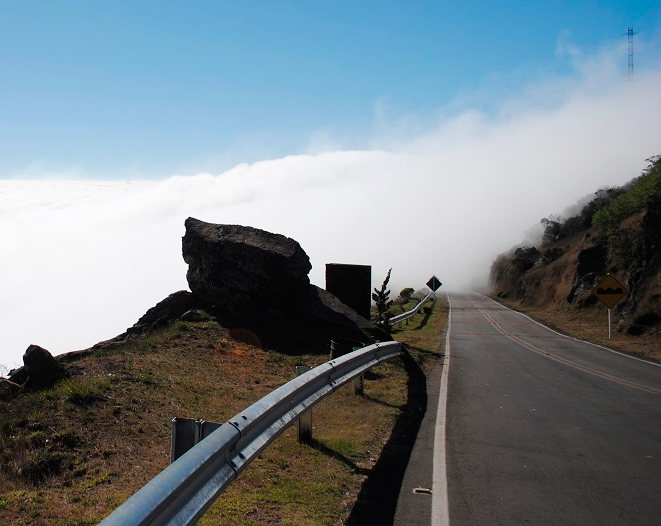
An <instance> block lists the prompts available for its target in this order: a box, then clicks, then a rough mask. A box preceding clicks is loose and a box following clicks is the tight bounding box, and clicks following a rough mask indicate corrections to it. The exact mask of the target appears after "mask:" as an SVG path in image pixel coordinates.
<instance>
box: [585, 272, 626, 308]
mask: <svg viewBox="0 0 661 526" xmlns="http://www.w3.org/2000/svg"><path fill="white" fill-rule="evenodd" d="M592 294H594V295H595V296H597V298H598V299H599V300H600V301H601V302H602V303H603V304H604V305H606V307H608V308H609V309H612V308H613V307H614V306H615V305H616V304H617V302H618V301H620V300H621V299H622V298H624V296H626V295H627V294H629V291H628V290H627V288H626V287H625V286H624V285H622V283H620V282H619V281H617V280H616V279H615V278H614V277H613V276H611V275H610V274H608V275H606V277H605V278H604V279H602V280H601V281H600V282H599V284H598V285H597V286H596V287H595V288H594V289H592Z"/></svg>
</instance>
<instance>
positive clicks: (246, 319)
mask: <svg viewBox="0 0 661 526" xmlns="http://www.w3.org/2000/svg"><path fill="white" fill-rule="evenodd" d="M185 226H186V234H185V235H184V237H183V241H182V253H183V257H184V260H185V261H186V262H187V263H188V272H187V274H186V277H187V279H188V284H189V286H190V289H191V291H192V292H188V291H178V292H175V293H173V294H170V295H169V296H168V297H167V298H165V299H164V300H162V301H161V302H159V303H158V304H156V305H155V306H154V307H152V308H151V309H149V310H148V311H147V312H146V313H145V314H144V315H143V316H142V317H141V318H140V319H139V320H138V321H137V322H136V323H135V324H134V325H133V326H132V327H130V328H128V329H127V330H126V332H124V333H122V334H120V335H119V336H116V337H114V338H112V339H110V340H106V341H102V342H99V343H97V344H96V345H94V346H93V347H91V348H89V349H83V350H80V351H73V352H70V353H65V354H61V355H59V356H57V357H55V358H54V357H53V356H52V355H51V354H50V353H49V352H48V351H47V350H45V349H43V348H41V347H39V346H37V345H31V346H30V347H29V348H28V349H27V351H26V353H25V355H24V357H23V361H24V364H25V365H24V366H23V367H20V368H19V369H16V370H15V371H11V372H10V376H9V378H8V379H7V378H2V379H0V397H2V398H11V397H13V396H15V395H16V394H17V393H18V392H20V391H21V390H23V389H41V388H46V387H50V386H52V385H53V384H54V383H55V382H56V381H57V380H58V379H60V378H62V377H63V376H65V375H66V370H65V367H64V365H65V364H68V363H70V362H73V361H75V360H77V359H79V358H80V357H82V356H86V355H89V354H90V353H91V352H94V351H110V350H113V349H118V348H120V347H122V346H123V345H125V344H126V343H128V342H129V341H131V340H134V339H136V338H141V337H143V336H144V335H146V334H149V333H150V332H151V331H154V330H156V329H158V328H160V327H163V326H165V325H167V324H168V323H170V322H172V321H175V320H178V319H181V320H186V321H190V322H199V321H206V320H209V319H214V320H215V321H217V322H218V323H220V324H221V325H222V326H223V327H225V328H226V329H229V333H230V335H235V336H236V338H237V339H241V340H242V341H245V342H249V343H252V344H256V345H261V346H263V347H266V348H269V349H274V350H279V351H281V352H285V353H294V354H295V353H315V352H317V353H325V352H328V350H329V345H330V341H331V340H340V339H342V340H351V341H353V342H361V343H363V344H365V345H368V344H370V343H373V342H374V341H383V340H389V339H390V337H389V335H388V334H387V333H386V332H384V331H383V330H382V329H380V328H379V327H377V326H376V325H374V324H373V323H371V322H370V321H368V320H366V319H364V318H363V317H361V316H359V315H358V314H357V313H356V312H355V311H354V310H352V309H351V308H350V307H348V306H346V305H344V304H343V303H342V302H341V301H340V300H338V299H337V298H336V297H335V296H333V295H332V294H331V293H329V292H327V291H325V290H323V289H320V288H318V287H315V286H314V285H311V284H310V279H309V278H308V273H309V271H310V269H311V268H312V267H311V265H310V259H309V258H308V256H307V254H306V253H305V251H304V250H303V249H302V248H301V246H300V245H299V243H298V242H296V241H294V240H293V239H290V238H288V237H285V236H282V235H280V234H272V233H270V232H266V231H264V230H259V229H257V228H252V227H247V226H240V225H216V224H212V223H205V222H204V221H199V220H198V219H194V218H188V219H187V220H186V223H185Z"/></svg>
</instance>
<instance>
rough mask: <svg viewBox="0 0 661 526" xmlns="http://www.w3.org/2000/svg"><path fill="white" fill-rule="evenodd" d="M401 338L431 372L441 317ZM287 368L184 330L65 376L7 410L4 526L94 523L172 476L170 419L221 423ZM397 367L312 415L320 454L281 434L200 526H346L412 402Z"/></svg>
mask: <svg viewBox="0 0 661 526" xmlns="http://www.w3.org/2000/svg"><path fill="white" fill-rule="evenodd" d="M417 318H418V319H417V321H413V322H411V323H410V324H409V325H408V326H404V327H403V329H402V330H396V331H395V332H394V336H395V338H396V339H400V340H401V341H403V342H409V343H410V346H411V347H410V348H411V356H412V357H413V359H414V360H415V361H416V363H418V364H419V365H420V367H421V368H422V369H423V370H430V369H431V367H432V364H433V361H434V360H436V359H437V357H438V351H439V348H440V341H441V336H442V334H441V333H442V329H443V326H444V322H445V311H444V309H443V308H442V306H441V305H440V303H439V306H438V308H436V309H434V312H433V314H432V315H431V316H423V315H418V316H417ZM326 360H327V357H326V356H318V355H316V356H315V355H304V356H287V355H283V354H279V353H274V352H268V351H264V350H261V349H257V348H254V347H251V346H249V345H246V344H243V343H240V342H236V341H234V340H232V339H230V338H229V336H228V334H227V332H226V331H225V330H224V329H222V328H221V327H220V326H218V325H217V324H215V323H213V322H203V323H183V322H177V323H175V324H172V325H171V326H170V327H168V328H167V329H165V330H163V331H160V332H158V333H156V334H154V335H152V336H151V337H149V338H147V339H144V340H140V341H138V342H134V343H132V344H130V345H127V346H125V347H124V348H122V349H121V350H119V351H113V352H97V353H95V354H93V355H91V356H87V357H83V358H81V359H80V360H78V361H76V362H73V363H72V364H70V365H69V370H70V372H71V377H70V378H69V379H67V380H65V381H62V382H60V383H58V384H57V385H56V386H55V387H54V388H53V389H50V390H45V391H41V392H37V393H31V394H25V395H23V396H21V397H19V398H18V399H16V400H14V401H12V402H0V460H1V463H0V525H1V526H9V525H35V526H36V525H44V526H46V525H70V526H73V525H91V524H96V523H98V522H99V521H100V520H101V519H102V518H103V517H105V516H106V515H107V514H108V513H109V512H110V511H112V510H113V509H114V508H115V507H117V506H118V505H119V504H120V503H122V502H123V501H124V500H125V499H126V498H127V497H129V496H130V495H132V494H133V493H134V492H135V491H137V490H138V489H139V488H140V487H141V486H143V485H144V484H145V483H146V482H147V481H149V480H150V479H151V478H152V477H154V476H155V475H156V474H157V473H158V472H159V471H161V470H162V469H163V468H165V467H166V466H167V464H168V461H169V446H170V420H171V419H172V417H174V416H182V417H191V418H204V419H206V420H213V421H218V422H224V421H226V420H227V419H228V418H230V417H231V416H233V415H234V414H236V413H238V412H239V411H241V410H242V409H243V408H245V407H247V406H248V405H250V404H251V403H252V402H254V401H256V400H258V399H259V398H261V397H262V396H264V395H265V394H267V393H268V392H270V391H272V390H273V389H274V388H276V387H278V386H279V385H282V384H283V383H285V382H286V381H288V380H290V379H291V378H292V376H293V374H294V373H293V371H294V368H295V366H296V365H301V364H305V365H310V366H314V365H317V364H319V363H322V362H324V361H326ZM407 381H408V375H407V372H406V370H405V367H404V364H403V362H402V360H397V361H393V362H391V363H385V364H382V365H380V366H378V367H377V368H375V369H374V371H373V374H370V375H369V376H368V378H367V380H366V396H364V397H359V396H355V395H354V394H353V390H352V387H351V386H345V387H344V388H342V389H341V390H339V391H338V392H337V393H335V394H333V395H332V396H330V397H328V398H326V399H325V400H324V401H322V402H321V403H320V404H319V405H318V406H316V407H315V409H314V411H313V425H314V432H313V434H314V442H313V443H312V444H311V445H301V444H299V443H298V441H297V432H296V429H295V427H294V428H290V429H288V430H286V431H285V433H283V435H281V436H280V437H279V438H278V439H277V440H276V441H275V442H274V443H273V444H272V445H271V446H270V447H269V448H267V449H266V450H265V451H264V452H263V454H262V455H261V456H260V457H259V458H258V459H257V460H256V461H255V462H253V464H252V465H251V466H250V467H249V468H248V469H247V470H246V471H245V472H244V473H243V474H242V475H241V477H239V479H238V480H237V481H236V482H235V483H234V484H232V485H231V486H230V487H229V489H228V490H227V491H226V492H225V493H224V494H223V495H222V496H221V497H220V498H219V499H218V500H217V502H216V503H215V504H214V505H213V507H212V508H211V510H210V511H209V513H208V514H207V515H206V516H205V517H204V518H203V520H202V521H201V522H200V524H202V525H205V524H219V523H220V524H230V523H231V524H245V525H251V524H275V523H278V524H301V525H303V524H305V525H311V524H319V525H326V524H341V523H345V522H346V521H347V519H348V517H349V516H350V514H351V511H352V509H353V508H354V504H355V502H356V499H357V498H358V495H359V493H360V491H361V486H362V485H363V483H364V482H365V480H366V479H367V478H368V477H369V475H370V473H371V471H372V469H373V466H374V465H375V462H376V460H377V459H378V457H379V454H380V452H381V450H382V448H383V447H384V445H385V444H386V443H387V441H388V438H389V436H390V433H391V430H392V428H393V423H394V422H395V421H396V420H397V419H398V417H399V416H400V413H401V411H402V408H403V407H404V405H405V403H406V398H407Z"/></svg>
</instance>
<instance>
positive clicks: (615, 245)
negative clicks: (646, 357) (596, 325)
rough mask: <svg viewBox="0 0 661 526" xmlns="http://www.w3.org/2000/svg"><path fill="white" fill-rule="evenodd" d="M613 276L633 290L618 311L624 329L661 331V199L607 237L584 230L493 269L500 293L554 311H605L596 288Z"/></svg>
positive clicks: (507, 257) (506, 257) (524, 250)
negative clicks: (597, 296) (600, 282)
mask: <svg viewBox="0 0 661 526" xmlns="http://www.w3.org/2000/svg"><path fill="white" fill-rule="evenodd" d="M606 274H611V275H613V276H614V277H615V278H616V279H617V280H619V281H620V282H621V283H622V284H624V285H625V286H626V287H627V288H628V289H629V291H630V292H629V294H628V295H627V296H626V297H625V298H624V299H623V300H622V301H620V302H619V303H618V304H617V305H616V306H615V307H614V309H613V313H614V315H615V321H616V324H617V328H618V330H621V331H626V332H627V333H629V334H632V335H637V334H642V333H645V332H648V331H661V198H659V197H656V198H654V199H652V200H650V201H649V203H648V206H647V210H646V211H645V212H642V213H639V214H636V215H634V216H631V217H629V218H627V219H626V220H625V221H623V222H622V224H621V225H620V226H619V228H617V229H615V230H613V231H610V232H609V233H603V232H600V231H598V230H597V229H595V228H589V229H584V230H581V231H579V232H576V233H575V234H574V235H573V236H571V237H567V238H564V239H563V240H562V241H559V242H555V243H548V244H545V245H544V246H543V247H540V248H534V247H519V248H517V249H516V250H512V251H510V252H508V253H506V254H502V255H500V256H499V257H498V258H497V259H496V261H494V263H493V265H492V267H491V286H492V291H493V293H494V294H496V295H499V296H503V297H511V298H514V299H518V300H521V301H522V303H523V304H524V305H529V306H536V307H540V308H547V309H550V310H553V309H558V310H567V309H603V308H604V306H603V305H602V304H601V303H600V302H599V301H598V300H597V298H596V297H595V296H593V295H592V290H593V289H594V288H595V287H596V286H597V284H598V283H599V281H600V280H601V279H602V278H603V277H604V276H605V275H606Z"/></svg>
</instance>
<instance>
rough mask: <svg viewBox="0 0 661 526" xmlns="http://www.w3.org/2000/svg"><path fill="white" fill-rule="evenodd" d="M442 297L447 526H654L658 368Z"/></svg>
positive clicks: (492, 306) (488, 306)
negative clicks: (446, 304) (446, 311)
mask: <svg viewBox="0 0 661 526" xmlns="http://www.w3.org/2000/svg"><path fill="white" fill-rule="evenodd" d="M448 297H449V300H450V307H451V310H450V322H451V323H450V328H449V331H450V332H449V337H448V339H447V342H448V343H449V347H450V349H449V350H450V358H449V380H448V388H447V389H448V391H447V421H446V427H445V432H446V442H445V444H446V450H445V451H446V459H447V486H448V489H447V490H448V502H449V516H450V523H451V524H453V525H469V524H480V525H483V524H505V525H511V524H581V525H589V524H595V525H597V524H598V525H605V524H638V525H643V524H649V525H652V524H655V525H658V524H660V521H661V497H660V495H661V367H660V366H658V365H656V364H650V363H647V362H644V361H641V360H637V359H633V358H630V357H626V356H623V355H620V354H618V353H614V352H611V351H608V350H606V349H603V348H600V347H597V346H594V345H590V344H587V343H584V342H580V341H577V340H575V339H573V338H568V337H565V336H562V335H559V334H557V333H555V332H553V331H551V330H549V329H547V328H545V327H543V326H541V325H539V324H537V323H535V322H534V321H532V320H530V319H529V318H527V317H525V316H523V315H521V314H519V313H516V312H513V311H511V310H508V309H506V308H504V307H502V306H501V305H499V304H497V303H495V302H493V301H492V300H490V299H488V298H486V297H484V296H481V295H478V294H449V295H448ZM604 330H606V327H604Z"/></svg>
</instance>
